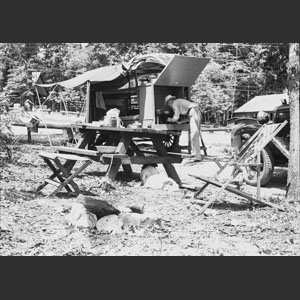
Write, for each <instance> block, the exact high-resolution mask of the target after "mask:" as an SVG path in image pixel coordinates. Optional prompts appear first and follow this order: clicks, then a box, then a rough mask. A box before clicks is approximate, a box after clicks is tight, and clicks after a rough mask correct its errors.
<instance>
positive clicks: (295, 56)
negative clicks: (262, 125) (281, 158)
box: [287, 43, 300, 203]
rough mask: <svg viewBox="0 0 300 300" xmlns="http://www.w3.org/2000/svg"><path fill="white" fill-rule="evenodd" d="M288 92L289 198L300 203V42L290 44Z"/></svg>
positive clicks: (290, 200)
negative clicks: (289, 128) (289, 127)
mask: <svg viewBox="0 0 300 300" xmlns="http://www.w3.org/2000/svg"><path fill="white" fill-rule="evenodd" d="M288 92H289V99H290V125H291V132H290V159H289V169H288V181H287V199H288V201H289V202H298V203H300V159H299V156H300V151H299V146H300V141H299V140H300V125H299V120H300V118H299V114H300V112H299V109H300V108H299V43H293V44H290V53H289V63H288Z"/></svg>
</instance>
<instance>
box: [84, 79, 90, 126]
mask: <svg viewBox="0 0 300 300" xmlns="http://www.w3.org/2000/svg"><path fill="white" fill-rule="evenodd" d="M90 101H91V83H90V81H88V82H87V83H86V117H85V121H86V123H91V122H92V120H91V108H90V105H91V104H90Z"/></svg>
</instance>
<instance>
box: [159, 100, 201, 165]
mask: <svg viewBox="0 0 300 300" xmlns="http://www.w3.org/2000/svg"><path fill="white" fill-rule="evenodd" d="M165 105H166V106H169V107H170V108H172V110H173V112H174V116H173V117H172V118H168V119H167V122H171V123H176V122H177V121H178V120H179V118H180V115H183V116H188V117H189V119H190V130H191V141H192V152H193V154H194V155H195V161H201V160H202V156H201V149H200V147H201V146H200V137H201V112H200V109H199V107H198V104H196V103H194V102H191V101H188V100H186V99H183V98H176V97H175V96H172V95H168V96H167V97H166V98H165Z"/></svg>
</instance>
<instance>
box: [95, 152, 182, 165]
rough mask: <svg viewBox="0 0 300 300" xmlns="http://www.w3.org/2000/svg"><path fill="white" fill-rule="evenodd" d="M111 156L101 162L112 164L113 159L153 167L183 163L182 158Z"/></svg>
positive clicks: (106, 156)
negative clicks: (152, 165) (155, 165)
mask: <svg viewBox="0 0 300 300" xmlns="http://www.w3.org/2000/svg"><path fill="white" fill-rule="evenodd" d="M110 155H111V156H108V155H104V154H103V156H102V158H101V160H102V161H103V162H104V163H105V164H110V162H111V160H112V159H120V160H121V163H122V164H133V165H151V164H180V163H181V162H182V158H180V157H176V156H174V157H170V156H168V157H166V156H145V157H141V156H134V157H130V156H128V155H114V154H110Z"/></svg>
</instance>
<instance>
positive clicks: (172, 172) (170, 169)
mask: <svg viewBox="0 0 300 300" xmlns="http://www.w3.org/2000/svg"><path fill="white" fill-rule="evenodd" d="M151 140H152V143H153V145H154V147H155V149H156V151H157V153H158V155H160V156H166V157H167V156H168V151H167V149H166V147H165V146H164V144H163V142H162V139H161V138H157V137H151ZM163 166H164V168H165V170H166V172H167V174H168V176H169V177H170V178H172V179H173V180H174V181H175V182H176V183H177V184H179V185H181V180H180V178H179V176H178V174H177V172H176V169H175V167H174V166H173V165H172V164H170V163H163Z"/></svg>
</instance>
